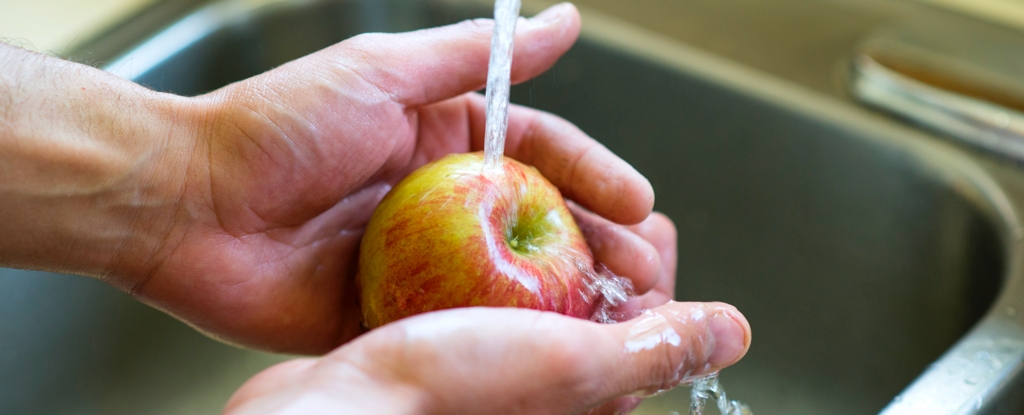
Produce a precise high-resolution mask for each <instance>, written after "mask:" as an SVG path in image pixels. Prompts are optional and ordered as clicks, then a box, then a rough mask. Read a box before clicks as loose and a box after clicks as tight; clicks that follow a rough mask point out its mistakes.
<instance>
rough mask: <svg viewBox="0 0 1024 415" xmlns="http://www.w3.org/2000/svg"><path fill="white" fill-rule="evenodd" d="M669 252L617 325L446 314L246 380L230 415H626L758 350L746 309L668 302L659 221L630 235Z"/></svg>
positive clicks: (670, 257)
mask: <svg viewBox="0 0 1024 415" xmlns="http://www.w3.org/2000/svg"><path fill="white" fill-rule="evenodd" d="M631 231H633V232H636V235H638V236H640V237H642V238H644V239H646V240H649V241H651V242H653V243H654V245H655V246H656V247H657V249H658V251H659V252H661V253H662V254H663V256H662V259H663V261H662V263H661V267H660V272H661V277H662V278H661V279H659V283H658V285H659V287H658V288H656V289H654V290H651V292H650V293H648V294H646V295H644V296H640V297H637V298H636V299H635V301H634V306H636V307H647V306H648V305H649V304H658V305H659V306H658V307H654V308H652V309H651V310H649V311H645V312H644V313H643V314H641V315H640V316H638V317H636V318H634V319H632V320H630V321H628V322H623V323H619V324H609V325H603V324H596V323H591V322H587V321H583V320H578V319H572V318H568V317H564V316H561V315H558V314H554V313H545V312H537V311H532V310H519V309H487V308H470V309H456V310H446V311H440V312H435V313H428V314H425V315H421V316H416V317H412V318H409V319H405V320H400V321H397V322H395V323H392V324H388V325H385V326H383V327H381V328H379V329H376V330H374V331H372V332H370V333H368V334H366V335H364V336H363V337H360V338H357V339H356V340H354V341H352V342H350V343H348V344H347V345H345V346H343V347H341V348H339V349H338V350H335V351H334V352H332V353H330V354H328V355H326V356H324V357H322V358H319V359H299V360H292V361H288V362H285V363H282V364H279V365H277V366H274V367H271V368H270V369H267V370H264V371H263V372H261V373H260V374H257V375H256V376H255V377H253V378H252V379H250V380H249V381H248V382H246V383H245V385H243V386H242V387H241V388H240V389H239V390H238V391H237V392H236V393H235V395H234V396H233V397H232V398H231V400H230V401H229V402H228V404H227V407H226V408H225V410H224V412H225V413H226V414H229V415H255V414H260V415H266V414H319V413H374V414H382V415H399V414H401V415H407V414H408V415H413V414H415V415H428V414H455V413H460V414H580V413H587V414H589V415H598V414H622V413H628V412H629V411H630V410H632V409H633V408H634V407H636V406H637V405H639V403H640V401H641V396H643V395H644V394H649V393H652V392H655V391H660V390H664V389H669V388H671V387H673V386H675V385H676V384H678V383H679V382H681V381H685V380H688V379H691V378H693V377H696V376H700V375H703V374H706V373H709V372H711V371H716V370H719V369H721V368H723V367H725V366H728V365H731V364H732V363H735V362H736V361H737V360H739V359H740V358H741V357H742V356H743V355H744V354H745V353H746V351H747V348H748V347H749V345H750V339H751V336H750V327H749V325H748V324H747V322H746V320H745V319H744V318H743V316H742V315H741V314H739V312H737V311H736V310H735V309H734V308H732V307H731V306H728V305H724V304H719V303H707V304H701V303H675V302H672V303H667V304H665V303H664V301H663V300H664V298H666V295H668V296H670V295H671V290H669V291H667V292H666V291H664V288H671V287H670V283H668V282H669V281H673V280H674V279H673V278H670V276H671V275H674V274H675V259H674V252H675V234H674V231H673V230H672V226H671V223H670V222H668V221H667V218H664V217H663V216H660V215H654V216H652V217H651V218H650V219H648V220H646V221H644V222H643V223H642V224H640V225H637V226H635V227H633V228H632V229H631Z"/></svg>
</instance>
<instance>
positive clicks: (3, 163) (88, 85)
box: [0, 43, 195, 283]
mask: <svg viewBox="0 0 1024 415" xmlns="http://www.w3.org/2000/svg"><path fill="white" fill-rule="evenodd" d="M0 68H3V70H2V71H0V218H3V220H2V221H0V234H2V235H4V237H3V238H0V266H7V267H18V268H28V269H42V270H50V271H59V272H69V273H78V274H85V275H92V276H97V277H100V278H111V277H113V278H114V279H117V278H122V277H125V276H127V275H129V274H132V273H135V272H144V267H145V266H144V265H142V264H143V263H144V262H146V260H147V258H153V257H154V256H155V254H156V253H157V252H158V251H159V250H160V246H161V244H162V243H163V241H164V239H165V237H166V235H167V234H168V230H169V229H170V226H171V224H172V222H173V215H174V206H175V204H176V203H177V200H180V197H181V193H182V191H183V188H184V179H185V177H186V174H185V169H186V168H187V165H188V160H189V156H188V155H189V154H190V153H191V152H192V150H193V149H192V148H190V146H193V147H194V144H190V143H194V142H195V140H190V139H180V138H182V137H186V138H187V137H190V136H192V137H194V136H195V134H194V133H190V131H189V130H190V129H192V128H194V126H193V125H190V124H191V123H189V122H187V121H186V120H188V119H189V118H190V117H189V110H188V108H189V106H188V105H187V100H186V99H184V98H180V97H174V96H170V95H167V94H158V93H155V92H152V91H149V90H146V89H144V88H142V87H140V86H138V85H135V84H133V83H131V82H128V81H125V80H122V79H120V78H117V77H115V76H113V75H110V74H107V73H105V72H102V71H99V70H97V69H94V68H90V67H87V66H84V65H79V64H75V63H71V62H67V61H63V60H60V59H56V58H52V57H46V56H42V55H39V54H35V53H31V52H28V51H25V50H22V49H18V48H15V47H12V46H9V45H6V44H3V43H0ZM113 282H115V283H117V281H113Z"/></svg>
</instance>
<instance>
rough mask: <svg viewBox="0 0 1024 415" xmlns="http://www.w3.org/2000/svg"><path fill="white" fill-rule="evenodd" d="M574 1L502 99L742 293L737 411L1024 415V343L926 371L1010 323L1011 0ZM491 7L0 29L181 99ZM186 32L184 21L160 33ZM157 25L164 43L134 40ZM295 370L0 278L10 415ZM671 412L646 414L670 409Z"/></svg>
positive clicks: (685, 279)
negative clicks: (988, 330)
mask: <svg viewBox="0 0 1024 415" xmlns="http://www.w3.org/2000/svg"><path fill="white" fill-rule="evenodd" d="M525 3H527V5H526V6H524V12H529V13H532V12H535V11H536V10H538V9H539V8H540V7H543V6H544V5H545V3H546V2H544V1H525ZM575 3H576V4H577V5H579V6H580V7H581V9H582V10H583V13H584V30H585V34H584V39H583V40H582V41H581V43H580V45H579V46H578V47H576V48H574V49H573V50H572V51H570V53H569V54H568V55H567V56H566V58H564V59H563V60H562V61H560V62H559V64H558V65H556V67H555V68H554V69H553V70H552V71H549V72H548V73H546V74H544V75H542V76H541V77H539V78H538V79H537V80H535V81H531V82H528V83H526V84H523V85H520V86H518V87H516V88H515V89H514V91H513V100H514V101H516V102H519V103H523V104H528V105H533V106H537V107H539V108H542V109H546V110H549V111H552V112H554V113H556V114H559V115H562V116H564V117H566V118H567V119H569V120H570V121H573V122H575V123H577V124H578V125H580V127H581V128H583V129H584V131H587V132H588V133H590V134H591V135H593V136H594V137H595V138H597V139H599V140H601V141H602V142H603V143H604V144H605V145H607V146H608V147H609V148H611V149H612V150H613V151H615V152H616V153H618V154H621V155H622V156H623V157H624V158H625V159H626V160H627V161H630V162H631V163H633V164H634V165H635V166H636V167H637V168H638V169H639V170H640V171H641V172H642V173H644V174H645V175H647V176H648V177H650V178H651V180H652V182H653V184H654V186H655V189H656V191H657V192H658V202H657V203H658V205H657V208H658V209H659V210H662V211H665V212H667V213H669V215H670V216H671V217H672V218H673V219H674V220H675V221H676V222H677V224H678V226H679V228H680V231H681V232H680V258H681V265H680V284H679V290H678V291H677V298H679V299H693V300H722V301H728V302H730V303H733V304H736V305H737V306H738V307H739V308H740V310H742V311H744V313H745V314H746V315H747V316H748V318H749V319H750V321H751V323H752V326H753V328H754V331H755V340H754V344H753V348H752V350H751V354H750V355H748V358H747V359H745V360H744V361H743V362H741V364H739V365H737V366H736V367H735V368H731V369H729V370H727V371H725V372H723V376H722V382H723V385H724V386H725V387H726V388H727V390H729V392H730V397H733V398H738V399H740V400H744V401H746V402H748V403H749V404H751V406H752V407H753V408H754V410H755V413H759V414H771V413H786V414H820V413H828V414H874V413H878V412H879V411H881V410H882V409H883V408H884V407H885V406H886V405H887V404H889V403H891V402H895V401H894V397H896V396H897V394H899V393H900V392H901V391H903V390H904V389H905V388H906V387H907V386H908V385H909V384H910V383H911V382H912V381H913V380H914V379H915V378H917V377H918V376H919V375H921V374H922V373H931V372H932V371H936V370H937V369H935V368H941V369H942V373H944V374H948V376H950V377H949V378H948V379H946V378H942V379H939V380H938V381H936V383H937V384H942V385H945V384H949V385H950V387H951V388H952V387H954V386H960V387H962V388H961V389H955V388H954V389H941V388H933V389H931V392H932V393H933V394H932V395H933V396H961V395H963V396H967V397H971V396H974V395H972V394H974V393H981V392H978V391H980V390H982V389H984V388H985V387H986V385H990V384H991V385H995V384H999V385H1002V386H1001V388H1002V389H999V388H995V389H992V390H997V391H1002V390H1008V391H1010V392H998V393H997V392H992V391H991V390H989V391H988V392H985V393H989V394H990V395H985V397H986V398H985V400H984V402H985V404H984V405H982V404H981V402H983V401H982V400H977V401H976V402H977V408H976V409H972V410H971V411H975V412H977V413H1008V414H1012V413H1020V412H1015V411H1018V410H1020V408H1021V407H1022V406H1020V401H1022V400H1024V392H1021V391H1022V389H1020V388H1016V389H1014V387H1015V386H1020V376H1018V375H1019V374H1017V375H1015V374H1014V373H1016V372H1013V373H1011V372H1012V370H1010V369H1013V368H1016V367H1019V366H1015V365H1019V364H1020V363H1019V361H1020V359H1021V356H1024V340H1021V341H1020V342H1017V340H1013V341H1014V343H1012V344H1011V346H1012V347H1011V346H1005V347H1004V346H999V347H1003V348H997V347H996V346H992V345H998V344H1001V343H998V342H993V341H991V340H990V341H989V343H985V344H989V345H990V346H985V347H988V348H982V349H979V350H981V352H984V355H985V356H990V357H991V356H997V357H998V359H997V360H996V361H998V362H1000V363H999V365H998V367H996V365H994V364H992V363H991V361H989V360H986V361H985V362H989V363H984V364H982V363H977V362H975V360H972V359H975V357H976V356H977V354H976V353H975V352H976V350H974V349H971V354H970V355H969V356H967V357H960V356H959V355H956V354H955V353H953V352H950V353H951V354H949V355H948V356H952V357H955V358H957V359H961V360H962V361H961V360H957V361H956V362H959V363H956V364H958V365H959V366H955V367H951V368H947V367H946V366H942V365H944V364H945V363H943V362H946V360H937V359H940V357H941V356H942V355H943V353H945V352H947V350H951V349H950V348H951V347H955V346H954V344H955V343H956V342H957V340H958V339H961V338H962V336H964V335H965V333H968V331H969V330H970V329H971V328H972V327H975V325H976V324H977V323H978V322H979V321H982V322H983V323H984V322H995V320H993V319H994V318H995V316H999V317H1000V318H1002V319H1003V320H999V321H998V322H999V324H1003V325H1004V326H1005V327H1004V326H1000V327H1002V328H1000V329H998V330H997V332H998V333H999V334H1000V335H1004V336H1006V337H1005V338H1010V337H1011V335H1017V333H1024V331H1022V330H1021V329H1020V328H1021V327H1024V323H1022V322H1021V321H1019V320H1020V318H1021V315H1024V313H1009V312H1006V311H1005V310H1022V309H1024V308H1021V307H1024V304H1016V303H1014V301H1018V300H1015V298H1021V300H1020V301H1024V293H1022V292H1021V291H1019V290H1018V291H1013V290H1014V287H1018V288H1019V287H1020V285H1019V284H1016V283H1015V281H1018V280H1020V279H1021V278H1020V277H1021V276H1022V274H1021V271H1020V269H1019V268H1020V266H1019V264H1020V263H1021V260H1022V258H1024V256H1022V252H1021V248H1020V246H1019V243H1018V242H1017V241H1019V240H1020V235H1021V230H1020V227H1019V225H1018V224H1017V222H1016V217H1017V216H1018V215H1019V212H1020V211H1021V210H1020V208H1019V206H1024V170H1022V169H1024V168H1022V166H1021V161H1022V160H1024V116H1022V115H1021V111H1022V110H1024V0H634V1H623V0H579V1H575ZM487 4H488V2H487V1H483V0H481V1H474V0H468V1H459V0H429V1H428V0H423V1H417V0H406V1H402V0H387V1H385V0H381V1H373V0H363V1H358V0H352V1H347V0H295V1H282V0H228V1H204V0H93V1H85V0H78V1H75V0H34V1H15V0H0V38H2V39H3V40H4V41H6V42H9V43H13V44H15V45H18V46H23V47H26V48H29V49H34V50H38V51H43V52H47V53H52V54H54V55H58V56H69V57H71V58H73V59H75V60H78V61H80V62H85V63H88V64H92V65H95V66H100V67H104V66H106V65H108V64H109V65H110V69H111V70H112V71H114V72H115V73H117V74H119V75H121V76H124V77H126V78H129V79H133V80H135V81H137V82H140V83H142V84H144V85H147V86H149V87H151V88H154V89H158V90H162V91H168V92H174V93H179V94H184V95H195V94H199V93H203V92H206V91H209V90H211V89H214V88H217V87H219V86H221V85H224V84H226V83H228V82H232V81H235V80H239V79H244V78H245V77H247V76H251V75H254V74H256V73H259V72H261V71H264V70H267V69H269V68H272V67H274V66H276V65H278V64H280V63H283V62H285V61H287V60H290V59H294V58H297V57H299V56H302V55H304V54H306V53H309V52H312V51H314V50H316V49H318V48H320V47H324V46H326V45H329V44H331V43H333V42H337V41H339V40H341V39H344V38H345V37H348V36H351V35H353V34H356V33H359V32H362V31H368V30H373V31H398V30H410V29H414V28H418V27H424V26H432V25H439V24H444V23H448V22H452V21H457V20H460V19H464V18H467V17H476V16H486V15H488V13H489V10H488V8H487ZM218 5H219V6H218ZM224 5H227V6H224ZM239 5H241V6H239ZM221 6H224V7H221ZM242 6H244V7H242ZM197 11H199V12H197ZM186 16H199V17H200V18H198V19H194V20H190V22H192V23H196V22H199V23H198V26H195V25H193V26H187V25H179V26H172V25H174V24H175V23H176V22H180V21H182V20H181V19H183V18H185V17H186ZM203 25H210V26H209V27H207V28H205V29H204V27H206V26H203ZM167 27H177V28H178V29H180V30H176V31H174V30H171V31H164V32H161V30H163V29H165V28H167ZM190 27H191V29H190ZM195 27H199V29H195ZM158 33H159V35H158V37H159V38H160V39H162V40H163V41H165V42H164V44H177V45H179V46H178V47H179V48H180V49H174V50H163V51H161V50H156V49H153V48H150V49H145V48H143V49H142V52H145V53H142V52H139V50H134V51H133V48H135V47H136V46H138V45H140V44H143V42H145V41H147V40H149V39H151V38H153V36H154V35H156V34H158ZM151 43H154V42H151ZM151 49H152V50H151ZM128 51H133V55H132V56H133V57H134V58H133V59H134V60H132V59H124V54H125V53H126V52H128ZM154 53H155V55H154ZM154 56H156V57H155V58H154ZM126 63H127V64H126ZM0 70H2V68H0ZM0 220H2V218H0ZM1000 293H1003V295H1002V297H1000ZM1007 293H1009V294H1007ZM986 315H987V316H988V317H985V319H983V317H984V316H986ZM993 324H994V323H993ZM983 325H984V324H983ZM1021 338H1022V339H1024V337H1021ZM1014 339H1016V338H1014ZM971 344H974V343H971ZM978 344H981V343H978ZM972 347H973V346H972ZM1018 349H1019V350H1021V351H1022V352H1021V353H1020V354H1015V353H1017V351H1018ZM953 350H954V351H956V350H957V349H953ZM1000 353H1002V354H1000ZM1000 356H1001V357H1000ZM286 358H288V356H279V355H271V354H265V353H259V352H253V351H244V350H239V349H235V348H232V347H230V346H226V345H223V344H220V343H217V342H215V341H213V340H210V339H208V338H206V337H204V336H202V335H201V334H198V333H196V332H195V331H194V330H192V329H191V328H189V327H187V326H186V325H184V324H182V323H180V322H178V321H176V320H174V319H172V318H170V317H168V316H166V315H163V314H162V313H160V312H157V311H154V310H152V309H149V308H148V307H145V306H143V305H141V304H138V303H136V302H135V301H134V300H132V299H130V298H129V297H128V296H127V295H125V294H122V293H120V292H118V291H116V290H114V289H112V288H110V287H107V286H106V285H104V284H102V283H100V282H98V281H93V280H89V279H85V278H79V277H72V276H65V275H55V274H47V273H37V272H27V271H17V270H4V269H0V414H3V415H6V414H24V413H31V414H36V413H59V414H111V413H153V414H195V413H215V412H218V411H219V409H220V408H221V407H222V405H223V404H224V402H225V401H226V400H227V398H228V397H229V396H230V394H231V392H233V391H234V389H236V388H237V387H238V386H239V385H241V383H242V382H243V381H244V380H245V379H246V378H248V377H249V376H251V375H253V374H255V373H256V372H258V371H259V370H261V369H263V368H265V367H267V366H269V365H271V364H273V363H275V362H278V361H281V360H283V359H286ZM999 359H1001V360H999ZM964 362H966V363H964ZM1010 362H1016V363H1013V364H1011V363H1010ZM985 365H988V366H985ZM982 366H984V367H985V368H990V369H991V370H989V371H988V372H983V373H982V372H978V373H981V374H978V373H975V372H974V371H975V370H981V369H978V368H979V367H982ZM930 368H931V369H930ZM953 369H955V370H953ZM947 380H948V381H947ZM968 380H973V381H968ZM989 381H991V382H992V383H988V382H989ZM954 384H955V385H954ZM730 385H731V386H730ZM964 388H966V389H964ZM907 396H908V398H907V399H908V400H911V398H910V395H907ZM978 396H981V395H978ZM688 398H689V395H688V392H687V391H685V390H679V391H674V392H671V393H669V394H666V395H665V396H662V397H659V398H655V399H652V400H651V401H650V402H649V403H648V404H645V406H644V407H642V408H641V409H640V410H639V411H638V412H637V413H639V414H665V413H667V412H668V411H670V410H675V411H679V412H681V413H682V412H684V409H685V408H686V407H687V405H688ZM972 402H975V401H972ZM950 405H953V410H956V409H959V408H960V407H959V406H956V405H958V404H957V403H953V404H950ZM972 405H973V403H972ZM986 411H987V412H986ZM1000 411H1002V412H1000ZM975 412H965V413H975ZM893 413H902V412H893ZM918 413H942V412H928V411H925V412H918ZM950 413H952V410H951V412H950Z"/></svg>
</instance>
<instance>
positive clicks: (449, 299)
mask: <svg viewBox="0 0 1024 415" xmlns="http://www.w3.org/2000/svg"><path fill="white" fill-rule="evenodd" d="M502 167H503V168H502V169H501V171H498V169H488V170H485V169H484V157H483V154H482V153H471V154H455V155H449V156H446V157H444V158H442V159H440V160H437V161H434V162H433V163H430V164H428V165H426V166H423V167H422V168H420V169H418V170H416V171H415V172H413V173H412V174H410V175H409V176H408V177H406V178H405V179H404V180H402V181H401V182H400V183H398V185H396V186H395V187H394V188H393V189H392V190H391V191H390V192H389V193H388V194H387V196H385V197H384V199H383V200H382V201H381V203H380V205H379V206H378V207H377V209H376V211H375V212H374V213H373V216H372V218H371V219H370V222H369V224H368V225H367V228H366V233H365V234H364V236H363V240H362V245H361V247H360V256H359V272H358V276H357V281H358V285H359V290H360V301H361V307H362V312H363V322H364V324H365V325H366V327H368V328H374V327H378V326H381V325H384V324H387V323H389V322H391V321H395V320H398V319H401V318H404V317H408V316H412V315H415V314H419V313H425V312H429V311H435V310H442V309H449V308H456V307H472V306H490V307H523V308H532V309H536V310H544V311H554V312H558V313H562V314H566V315H570V316H575V317H580V318H589V317H590V315H591V313H592V312H593V310H594V307H595V303H596V301H595V300H596V299H597V297H598V296H599V295H600V294H599V293H597V292H595V290H594V289H592V288H591V287H590V285H588V284H589V282H590V281H591V279H592V278H594V275H595V274H594V271H593V269H594V268H593V265H594V260H593V257H592V256H591V253H590V249H589V248H588V247H587V244H586V241H585V240H584V238H583V235H582V234H581V233H580V230H579V228H578V227H577V226H576V223H575V221H574V220H573V217H572V215H571V214H570V213H569V209H568V208H567V206H566V204H565V200H564V199H563V198H562V195H561V194H560V193H559V191H558V189H557V188H555V186H553V185H552V184H551V183H550V182H548V181H547V179H545V178H544V177H543V176H541V174H540V173H539V172H538V171H537V169H535V168H533V167H530V166H526V165H524V164H522V163H520V162H518V161H515V160H512V159H510V158H508V157H505V158H504V160H503V166H502Z"/></svg>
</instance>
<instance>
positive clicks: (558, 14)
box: [530, 3, 572, 25]
mask: <svg viewBox="0 0 1024 415" xmlns="http://www.w3.org/2000/svg"><path fill="white" fill-rule="evenodd" d="M570 7H572V5H571V4H570V3H559V4H556V5H554V6H551V7H548V8H547V10H544V11H542V12H540V13H539V14H537V15H536V16H533V18H532V19H530V20H531V21H533V22H534V23H541V24H544V25H550V24H554V23H558V22H559V21H561V20H562V19H563V18H565V13H566V12H567V11H569V8H570Z"/></svg>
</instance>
